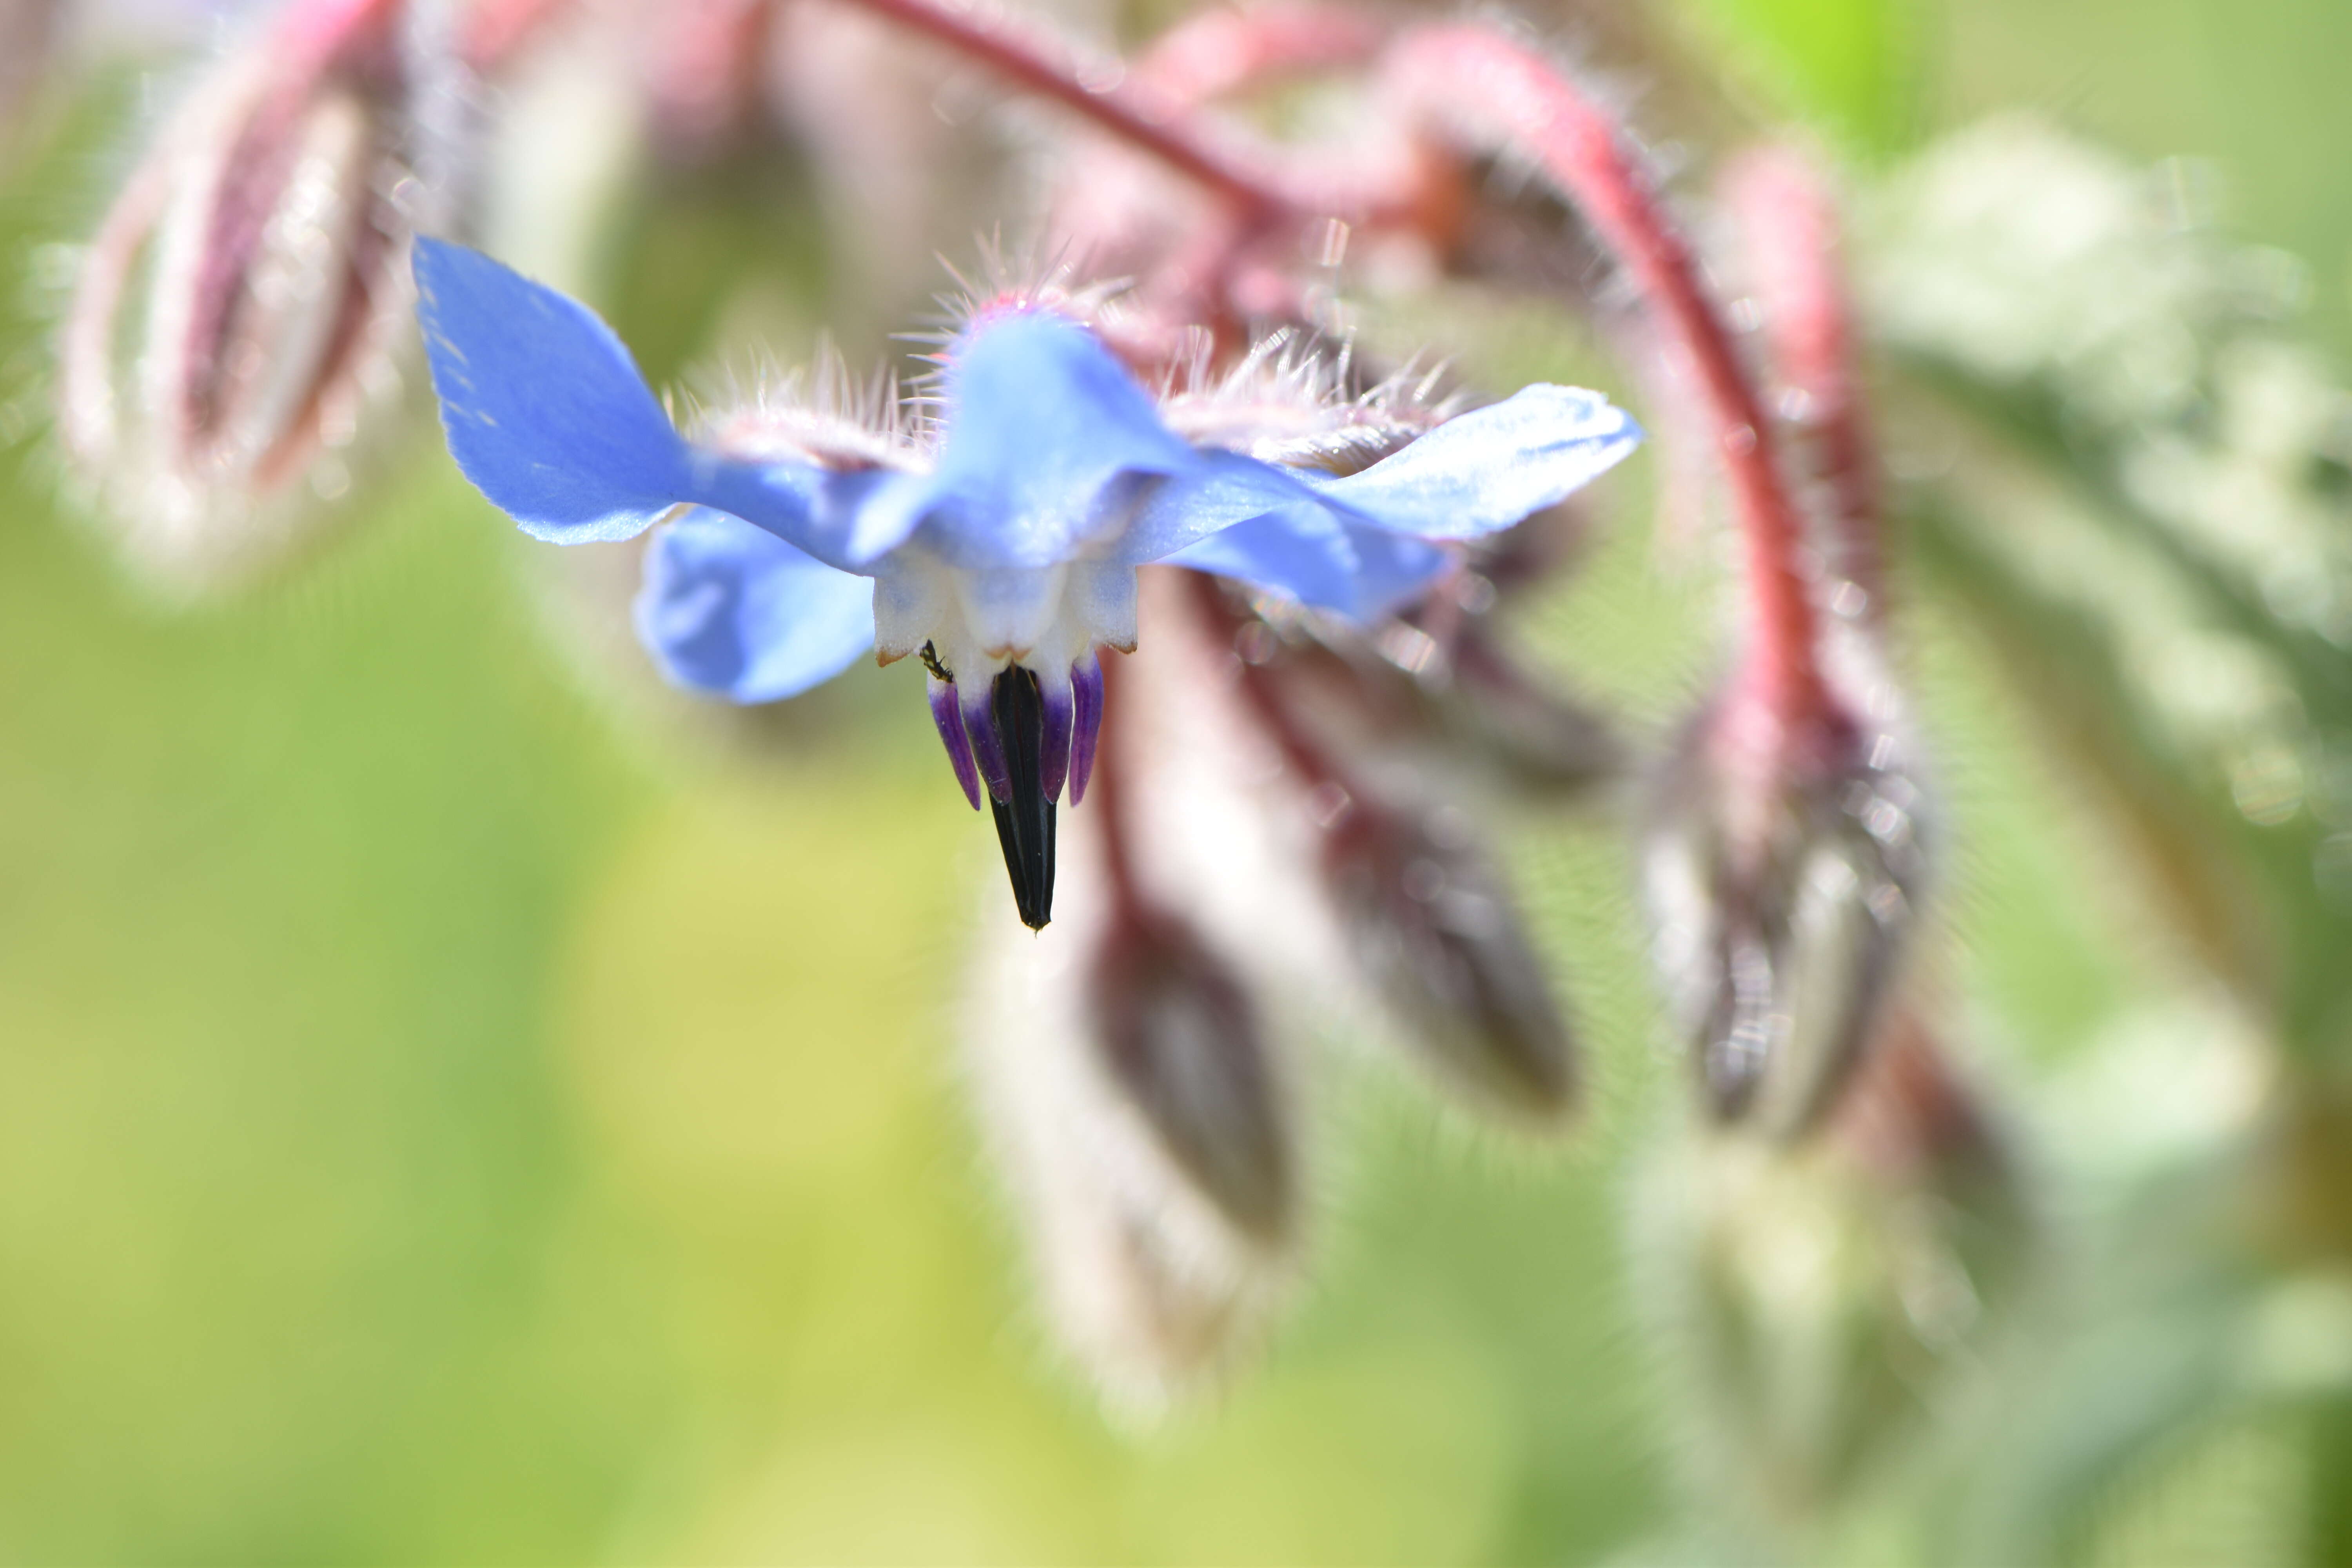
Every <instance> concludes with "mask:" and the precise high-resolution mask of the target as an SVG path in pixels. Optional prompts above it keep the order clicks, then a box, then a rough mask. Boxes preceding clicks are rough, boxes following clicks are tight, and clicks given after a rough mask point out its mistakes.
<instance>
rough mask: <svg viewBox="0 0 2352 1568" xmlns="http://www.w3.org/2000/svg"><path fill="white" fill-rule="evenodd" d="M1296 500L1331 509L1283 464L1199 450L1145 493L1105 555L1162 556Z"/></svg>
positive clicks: (1137, 559)
mask: <svg viewBox="0 0 2352 1568" xmlns="http://www.w3.org/2000/svg"><path fill="white" fill-rule="evenodd" d="M1302 506H1303V507H1305V508H1307V510H1309V511H1313V512H1317V513H1327V512H1328V511H1330V510H1331V509H1330V506H1329V504H1328V502H1326V501H1325V500H1324V499H1323V498H1322V497H1321V496H1320V495H1319V494H1318V492H1316V491H1315V490H1313V489H1308V488H1307V485H1306V484H1304V483H1303V482H1301V480H1300V479H1299V477H1298V475H1297V474H1296V473H1294V472H1292V471H1291V470H1290V469H1288V468H1276V467H1275V466H1274V465H1273V464H1271V463H1261V462H1259V461H1258V460H1257V459H1256V458H1245V457H1244V456H1242V455H1241V454H1240V453H1239V452H1220V451H1202V452H1199V453H1196V454H1195V455H1194V459H1193V463H1192V467H1191V468H1190V469H1188V470H1187V471H1186V472H1184V473H1182V474H1180V475H1178V476H1176V477H1175V478H1173V479H1170V480H1168V481H1167V482H1166V483H1164V484H1162V485H1160V487H1159V488H1158V489H1155V490H1154V491H1153V492H1152V493H1151V495H1150V496H1149V497H1148V498H1146V500H1145V502H1144V505H1143V506H1142V508H1141V509H1140V510H1139V511H1138V512H1137V514H1136V516H1135V519H1134V521H1132V522H1130V523H1129V525H1128V529H1127V531H1126V532H1125V533H1124V534H1122V535H1121V536H1120V537H1119V539H1118V542H1117V543H1116V544H1115V545H1113V546H1112V548H1111V552H1110V558H1111V559H1112V560H1114V561H1117V562H1118V563H1120V564H1122V565H1129V566H1141V565H1144V564H1147V563H1150V562H1153V561H1160V560H1165V559H1168V558H1170V557H1172V556H1174V555H1175V554H1176V553H1177V552H1179V551H1182V550H1186V549H1187V548H1188V547H1190V546H1192V545H1193V544H1194V543H1195V542H1202V541H1206V540H1208V539H1210V538H1211V537H1213V536H1214V535H1215V534H1217V533H1219V532H1222V531H1224V530H1226V529H1229V528H1232V527H1234V525H1236V524H1239V523H1246V522H1249V521H1252V520H1253V519H1256V518H1263V517H1266V516H1268V515H1270V514H1272V513H1275V512H1280V511H1286V510H1288V509H1291V508H1293V507H1302Z"/></svg>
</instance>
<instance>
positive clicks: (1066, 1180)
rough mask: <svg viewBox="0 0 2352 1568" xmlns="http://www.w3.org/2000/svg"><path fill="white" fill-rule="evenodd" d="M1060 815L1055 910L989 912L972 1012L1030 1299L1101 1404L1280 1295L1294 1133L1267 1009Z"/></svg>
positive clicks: (1229, 1343) (1095, 833)
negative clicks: (1016, 1206)
mask: <svg viewBox="0 0 2352 1568" xmlns="http://www.w3.org/2000/svg"><path fill="white" fill-rule="evenodd" d="M1109 814H1110V813H1109V810H1108V806H1107V803H1106V804H1105V805H1104V806H1102V807H1098V806H1097V805H1096V804H1094V803H1090V805H1089V808H1088V809H1087V810H1084V811H1079V812H1075V813H1073V814H1071V817H1070V821H1069V825H1068V832H1067V839H1066V845H1065V849H1066V852H1067V865H1066V869H1065V873H1064V878H1063V882H1062V889H1061V895H1062V896H1061V900H1060V908H1059V909H1058V910H1057V911H1056V919H1055V921H1054V923H1053V924H1052V925H1050V926H1048V927H1046V928H1045V930H1044V931H1036V932H1032V931H1028V930H1026V929H1024V928H1022V927H1020V926H1017V925H1015V924H1014V923H1013V921H992V922H991V924H990V929H989V940H988V941H987V942H986V943H985V951H983V952H982V953H981V954H980V955H979V962H978V963H976V964H975V966H974V969H973V976H974V981H975V993H974V995H973V997H972V1005H971V1007H970V1008H969V1010H968V1012H967V1015H966V1017H967V1022H968V1024H969V1025H970V1034H971V1044H972V1047H973V1051H974V1062H975V1068H976V1077H977V1079H978V1081H979V1087H980V1089H981V1090H982V1103H983V1107H984V1109H985V1110H987V1112H988V1113H989V1120H990V1123H991V1125H992V1128H993V1130H994V1131H995V1133H996V1142H998V1145H999V1152H1000V1153H1001V1155H1002V1157H1003V1161H1004V1163H1005V1164H1006V1166H1007V1167H1008V1173H1009V1174H1010V1176H1011V1179H1012V1185H1013V1193H1014V1195H1015V1196H1016V1197H1018V1198H1019V1199H1020V1200H1021V1206H1022V1209H1023V1211H1024V1218H1025V1219H1026V1221H1027V1224H1028V1229H1029V1232H1030V1237H1031V1241H1032V1244H1033V1247H1034V1250H1035V1253H1036V1257H1037V1263H1038V1269H1039V1273H1040V1275H1041V1277H1042V1285H1043V1289H1044V1295H1045V1302H1046V1305H1047V1307H1048V1309H1049V1310H1050V1311H1051V1313H1052V1316H1053V1319H1054V1322H1055V1328H1056V1329H1057V1330H1058V1331H1059V1332H1060V1336H1061V1338H1062V1340H1063V1341H1064V1342H1065V1343H1066V1345H1067V1346H1068V1348H1069V1349H1070V1350H1071V1351H1072V1352H1074V1353H1075V1354H1076V1356H1077V1357H1078V1358H1079V1360H1080V1361H1081V1362H1082V1363H1084V1364H1085V1365H1086V1367H1087V1370H1088V1371H1089V1372H1091V1373H1093V1374H1094V1376H1095V1377H1096V1378H1097V1380H1098V1381H1099V1382H1100V1384H1101V1385H1102V1388H1103V1390H1104V1393H1105V1395H1106V1397H1108V1399H1109V1400H1110V1401H1111V1402H1112V1403H1114V1404H1116V1405H1122V1406H1125V1407H1127V1408H1129V1409H1130V1410H1133V1411H1136V1412H1138V1413H1141V1414H1150V1413H1151V1412H1153V1411H1155V1410H1157V1409H1158V1408H1160V1407H1161V1406H1163V1405H1166V1404H1167V1403H1168V1402H1169V1401H1170V1400H1171V1399H1172V1398H1174V1397H1176V1396H1177V1395H1179V1394H1181V1393H1182V1392H1183V1391H1184V1390H1185V1389H1187V1388H1188V1387H1191V1386H1192V1385H1195V1384H1200V1383H1201V1382H1202V1381H1204V1380H1206V1379H1210V1378H1213V1376H1214V1375H1215V1374H1216V1373H1218V1372H1220V1371H1221V1370H1223V1368H1224V1367H1225V1366H1227V1365H1228V1364H1229V1363H1231V1361H1232V1359H1233V1358H1234V1355H1235V1354H1236V1353H1237V1352H1240V1351H1242V1350H1244V1348H1245V1347H1246V1346H1247V1345H1248V1343H1250V1342H1252V1341H1253V1340H1254V1339H1255V1336H1256V1335H1257V1333H1258V1332H1259V1331H1261V1330H1262V1329H1263V1327H1264V1326H1265V1323H1266V1321H1268V1320H1269V1318H1270V1317H1271V1315H1272V1312H1273V1309H1274V1308H1275V1307H1276V1305H1277V1304H1278V1302H1279V1300H1280V1298H1281V1296H1282V1293H1283V1286H1284V1284H1285V1282H1286V1279H1287V1278H1288V1274H1289V1268H1288V1263H1289V1259H1290V1258H1291V1255H1292V1252H1293V1250H1294V1248H1295V1247H1296V1244H1297V1232H1298V1229H1299V1223H1298V1222H1299V1219H1300V1217H1301V1216H1300V1209H1301V1206H1302V1205H1301V1204H1300V1202H1299V1190H1298V1189H1299V1178H1300V1174H1301V1172H1302V1169H1303V1166H1302V1162H1301V1159H1300V1156H1299V1153H1298V1150H1297V1139H1298V1131H1297V1125H1296V1122H1295V1121H1294V1118H1293V1116H1292V1107H1291V1100H1290V1096H1289V1094H1288V1092H1287V1091H1288V1089H1289V1085H1288V1083H1287V1081H1286V1075H1285V1073H1284V1072H1283V1071H1282V1070H1281V1062H1280V1058H1278V1057H1277V1056H1276V1052H1275V1049H1274V1044H1275V1042H1274V1041H1273V1039H1272V1038H1271V1037H1269V1036H1268V1035H1267V1034H1266V1033H1265V1032H1264V1026H1263V1019H1264V1016H1265V1009H1264V1008H1263V1007H1262V1006H1261V1005H1260V999H1259V998H1258V997H1257V996H1256V995H1255V994H1253V993H1252V991H1251V989H1250V987H1249V985H1248V984H1247V982H1246V981H1245V980H1244V978H1243V971H1242V968H1241V967H1240V966H1237V965H1235V964H1233V963H1227V962H1225V961H1224V960H1223V959H1222V958H1221V957H1219V956H1218V955H1217V954H1216V953H1215V952H1213V951H1212V950H1211V949H1210V948H1209V947H1208V945H1207V944H1206V943H1205V942H1203V941H1202V939H1201V938H1200V937H1199V936H1198V935H1197V934H1195V932H1194V931H1193V930H1192V926H1191V924H1190V922H1189V921H1184V920H1182V919H1181V918H1179V917H1177V916H1176V915H1174V914H1172V913H1171V912H1169V911H1167V910H1162V909H1156V908H1143V907H1139V906H1138V905H1137V904H1136V902H1135V901H1134V900H1133V898H1132V896H1131V893H1129V892H1122V891H1121V890H1120V889H1119V886H1118V874H1117V873H1115V872H1114V871H1113V870H1112V869H1111V868H1110V867H1109V865H1108V856H1107V855H1106V853H1105V834H1106V831H1107V817H1108V816H1109Z"/></svg>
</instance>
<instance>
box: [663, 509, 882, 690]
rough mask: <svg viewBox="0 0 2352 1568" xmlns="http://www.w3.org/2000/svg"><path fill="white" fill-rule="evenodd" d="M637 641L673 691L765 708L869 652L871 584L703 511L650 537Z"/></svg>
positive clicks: (722, 515)
mask: <svg viewBox="0 0 2352 1568" xmlns="http://www.w3.org/2000/svg"><path fill="white" fill-rule="evenodd" d="M636 622H637V636H638V637H639V638H640V639H641V640H642V641H643V642H644V643H645V645H646V647H647V648H649V649H651V650H652V652H653V655H654V657H655V658H656V659H657V660H658V661H659V662H660V664H661V667H662V669H663V671H664V673H666V674H667V675H668V677H669V678H670V679H672V680H674V681H676V682H677V684H679V685H680V686H686V687H691V688H693V689H696V690H698V691H709V692H713V693H716V694H718V695H719V696H722V697H729V698H732V699H733V700H736V701H738V702H773V701H775V700H778V699H780V698H785V697H791V696H794V695H796V694H797V693H800V692H803V691H805V690H807V689H809V688H810V687H812V686H815V685H818V684H819V683H821V682H823V681H826V680H830V679H833V678H834V677H835V676H836V675H838V674H840V673H841V672H842V671H843V670H844V669H845V668H848V667H849V665H850V664H851V663H852V662H853V661H854V660H856V658H857V657H858V656H859V655H860V654H862V653H864V652H865V651H866V649H868V648H870V647H873V646H874V584H873V582H872V580H871V579H869V578H865V577H854V576H851V575H850V574H848V573H846V572H836V571H835V570H834V569H833V568H832V567H830V566H827V565H825V564H824V563H822V562H819V561H816V560H814V559H812V558H811V557H809V556H808V555H805V554H803V553H802V552H800V551H798V550H795V549H793V547H792V546H791V545H789V544H786V543H785V542H783V541H782V540H781V539H778V538H777V537H776V536H775V535H773V534H772V533H769V532H767V531H765V530H762V529H759V528H754V527H753V526H752V525H751V524H750V523H748V522H744V521H740V520H739V519H736V518H732V517H729V516H728V515H727V514H725V513H724V512H718V511H712V510H709V508H707V507H697V508H696V509H694V510H691V511H689V512H688V513H686V514H685V515H684V516H683V517H680V518H679V519H678V520H677V521H675V522H672V523H670V524H669V525H668V526H667V527H666V528H664V529H663V530H662V531H660V532H659V533H657V534H656V535H654V537H653V541H652V542H651V543H649V544H648V545H646V577H645V586H644V587H643V588H642V589H640V590H639V591H638V594H637V604H636Z"/></svg>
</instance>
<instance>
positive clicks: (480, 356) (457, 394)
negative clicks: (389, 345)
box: [415, 239, 691, 544]
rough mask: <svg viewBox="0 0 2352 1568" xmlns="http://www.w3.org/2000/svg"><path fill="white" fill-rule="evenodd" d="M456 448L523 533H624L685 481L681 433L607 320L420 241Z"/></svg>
mask: <svg viewBox="0 0 2352 1568" xmlns="http://www.w3.org/2000/svg"><path fill="white" fill-rule="evenodd" d="M415 268H416V294H417V300H416V313H417V317H418V319H419V321H421V322H422V323H423V325H424V328H425V353H426V355H427V356H428V357H429V358H430V359H431V361H432V364H433V389H434V390H435V391H436V392H437V393H438V394H440V397H441V422H442V425H443V426H444V427H445V428H446V430H447V432H448V436H449V450H450V453H451V454H452V455H453V456H454V457H456V458H457V466H458V467H459V468H463V469H464V470H465V471H466V477H467V479H471V480H473V481H474V483H475V484H476V485H477V486H478V487H479V488H480V489H481V491H482V493H483V494H484V495H486V496H488V497H489V498H490V500H492V501H494V502H495V503H497V505H498V506H499V509H500V510H504V511H505V512H506V513H507V514H508V515H509V516H510V517H512V518H513V519H514V520H515V521H517V522H518V523H520V524H521V525H522V529H523V531H525V532H526V533H529V534H531V535H533V536H534V537H536V538H540V539H547V540H553V541H555V542H558V543H562V544H576V543H581V542H587V541H591V540H611V539H629V538H633V537H635V535H637V534H639V533H642V532H644V531H645V530H646V527H647V526H649V525H650V524H651V523H653V522H654V521H656V519H658V518H659V517H660V516H661V515H662V513H663V512H665V511H667V510H668V509H669V508H670V507H671V506H672V505H673V504H674V503H676V502H677V500H681V499H682V498H683V497H684V495H685V494H686V493H687V491H688V489H690V488H691V482H690V478H689V475H688V468H687V463H688V453H687V447H686V443H685V442H684V441H682V440H680V439H679V438H678V435H677V430H676V429H675V428H674V427H672V426H671V424H670V420H669V416H668V415H667V413H665V412H664V411H663V409H662V406H661V405H660V404H659V403H657V402H656V401H655V400H654V395H653V394H652V393H651V392H650V391H648V390H647V389H646V384H645V379H644V377H642V376H640V375H639V374H637V367H636V364H635V362H633V361H632V360H631V359H630V358H629V351H628V350H627V349H625V348H624V347H623V346H622V345H621V341H620V340H619V339H618V338H616V337H614V335H613V332H612V329H610V328H609V327H607V326H605V325H604V322H602V321H598V320H597V319H596V318H595V317H594V316H593V315H592V314H590V313H589V311H588V310H586V309H584V308H583V307H582V306H580V305H578V304H576V303H574V302H573V301H572V300H567V299H565V298H564V297H563V296H562V295H561V294H558V293H556V292H555V291H554V290H553V289H543V288H541V287H540V286H539V285H538V284H536V283H532V282H530V281H528V280H526V279H523V278H521V277H520V276H519V275H517V274H516V273H514V272H512V271H510V270H509V269H508V268H504V267H501V266H499V264H498V263H497V262H495V261H492V260H491V259H490V258H488V257H487V256H483V255H480V254H479V253H478V252H476V251H471V250H467V249H465V248H463V247H458V246H454V245H446V244H444V243H442V242H441V241H439V240H434V239H420V240H418V241H417V242H416V259H415Z"/></svg>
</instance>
